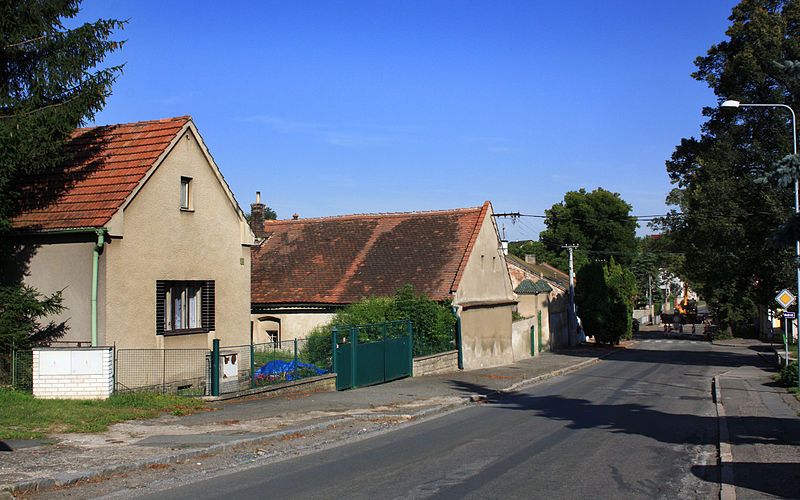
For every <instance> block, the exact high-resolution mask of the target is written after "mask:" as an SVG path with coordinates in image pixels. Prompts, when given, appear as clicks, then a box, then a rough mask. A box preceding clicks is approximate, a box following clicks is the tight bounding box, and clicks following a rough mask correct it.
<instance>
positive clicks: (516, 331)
mask: <svg viewBox="0 0 800 500" xmlns="http://www.w3.org/2000/svg"><path fill="white" fill-rule="evenodd" d="M531 326H534V327H535V326H536V318H528V319H522V320H519V321H514V322H513V323H512V324H511V349H512V352H513V356H514V361H519V360H520V359H525V358H530V357H531ZM534 333H535V334H536V335H538V332H534Z"/></svg>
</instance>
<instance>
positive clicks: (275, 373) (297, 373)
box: [252, 339, 330, 387]
mask: <svg viewBox="0 0 800 500" xmlns="http://www.w3.org/2000/svg"><path fill="white" fill-rule="evenodd" d="M315 361H316V362H315ZM253 369H254V372H253V373H254V375H253V379H252V384H253V386H254V387H260V386H265V385H273V384H279V383H282V382H290V381H293V380H300V379H304V378H308V377H314V376H317V375H321V374H323V373H326V372H328V371H330V361H328V363H327V365H326V363H320V362H319V360H317V357H316V356H315V355H314V352H313V345H312V344H310V343H309V341H308V339H294V340H285V341H282V342H270V343H266V344H253Z"/></svg>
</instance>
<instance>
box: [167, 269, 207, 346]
mask: <svg viewBox="0 0 800 500" xmlns="http://www.w3.org/2000/svg"><path fill="white" fill-rule="evenodd" d="M214 307H215V301H214V281H212V280H206V281H161V280H158V281H156V333H157V334H158V335H180V334H184V333H201V332H209V331H211V330H214V329H215V324H214V316H215V314H214Z"/></svg>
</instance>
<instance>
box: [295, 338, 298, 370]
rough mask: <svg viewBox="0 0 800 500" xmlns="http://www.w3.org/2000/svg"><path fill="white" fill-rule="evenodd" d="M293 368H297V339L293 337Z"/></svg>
mask: <svg viewBox="0 0 800 500" xmlns="http://www.w3.org/2000/svg"><path fill="white" fill-rule="evenodd" d="M294 369H295V370H297V339H296V338H295V339H294Z"/></svg>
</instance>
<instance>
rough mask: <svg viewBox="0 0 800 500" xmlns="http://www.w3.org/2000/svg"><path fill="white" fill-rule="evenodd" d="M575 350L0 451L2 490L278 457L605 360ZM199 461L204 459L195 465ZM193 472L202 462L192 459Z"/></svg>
mask: <svg viewBox="0 0 800 500" xmlns="http://www.w3.org/2000/svg"><path fill="white" fill-rule="evenodd" d="M613 352H614V350H613V349H609V348H600V347H592V346H584V347H578V348H574V349H570V350H568V351H564V352H562V353H545V354H542V355H539V356H536V357H535V358H531V359H527V360H523V361H520V362H517V363H514V364H511V365H505V366H500V367H495V368H487V369H481V370H472V371H460V372H456V373H451V374H445V375H438V376H430V377H417V378H407V379H402V380H398V381H395V382H391V383H388V384H382V385H377V386H372V387H366V388H362V389H356V390H349V391H342V392H326V393H309V394H301V395H292V396H285V397H278V398H271V399H249V400H231V401H224V402H217V403H211V404H210V405H209V407H210V408H211V409H212V410H213V411H208V412H202V413H197V414H195V415H190V416H185V417H174V416H163V417H160V418H158V419H153V420H141V421H131V422H124V423H121V424H116V425H114V426H112V427H111V428H109V430H108V431H107V432H104V433H100V434H63V435H55V436H51V437H52V438H54V439H55V440H57V443H56V444H52V445H49V446H47V445H46V446H32V447H21V448H18V449H16V450H15V451H12V452H2V453H0V491H3V490H6V491H25V490H38V489H42V488H49V487H54V486H63V485H68V484H72V483H75V482H78V481H82V480H90V479H94V478H98V477H102V476H105V475H110V474H117V473H123V472H126V471H133V470H137V469H142V468H146V467H158V466H160V465H161V464H167V463H176V462H186V461H194V460H198V457H208V456H211V455H214V454H217V453H223V452H226V451H230V450H234V449H237V448H240V447H241V448H244V447H258V448H259V449H258V450H257V452H258V454H260V455H262V454H263V455H268V456H275V457H279V456H282V455H285V454H287V453H298V452H299V451H300V450H303V449H306V450H308V449H310V448H312V447H313V443H322V442H325V443H330V442H338V441H342V440H345V439H349V438H351V437H354V436H363V435H368V434H370V433H373V432H378V431H381V430H385V429H387V428H391V427H393V426H397V425H403V424H406V423H408V422H410V421H414V420H419V419H422V418H425V417H429V416H431V415H434V414H437V413H442V412H446V411H450V410H454V409H457V408H460V407H463V406H464V405H466V404H469V402H470V401H476V400H480V399H481V398H482V397H485V396H487V395H490V394H492V393H496V392H499V391H511V390H515V389H517V388H520V387H523V386H525V385H529V384H533V383H536V382H538V381H541V380H544V379H547V378H550V377H554V376H558V375H561V374H564V373H568V372H570V371H574V370H578V369H580V368H583V367H585V366H588V365H590V364H592V363H595V362H597V361H598V360H599V359H600V358H602V357H604V356H607V355H609V354H611V353H613ZM203 460H206V458H203ZM197 465H198V466H199V465H201V463H200V462H198V463H197Z"/></svg>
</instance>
